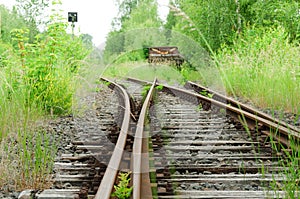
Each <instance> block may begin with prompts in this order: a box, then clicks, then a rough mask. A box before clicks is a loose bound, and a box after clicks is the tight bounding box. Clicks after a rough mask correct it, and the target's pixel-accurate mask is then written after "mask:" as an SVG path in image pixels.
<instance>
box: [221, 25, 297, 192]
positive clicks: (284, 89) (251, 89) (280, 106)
mask: <svg viewBox="0 0 300 199" xmlns="http://www.w3.org/2000/svg"><path fill="white" fill-rule="evenodd" d="M299 53H300V47H299V45H298V44H295V43H290V41H289V38H288V37H287V34H286V31H285V30H284V29H283V28H282V27H277V28H271V29H268V30H263V29H257V28H254V27H252V28H249V29H247V30H245V32H244V33H243V35H242V36H241V38H239V39H238V40H237V41H236V42H235V44H234V46H232V47H226V46H224V47H223V48H222V50H220V52H219V53H218V55H217V56H218V62H219V63H218V65H219V66H220V70H221V71H222V75H223V79H224V80H225V79H226V81H224V84H225V86H226V88H227V89H228V92H229V93H230V94H233V95H235V96H242V97H243V98H246V99H248V100H250V101H252V102H253V103H254V104H256V105H257V106H258V107H262V108H268V109H271V110H281V111H286V112H291V113H295V114H296V115H299V114H300V101H299V99H300V92H299V90H300V57H299ZM232 92H233V93H232ZM282 116H283V115H281V117H282ZM298 117H299V116H296V118H298ZM280 119H282V118H280ZM290 141H291V143H292V146H291V148H292V149H289V150H285V149H284V148H283V147H282V146H280V147H278V143H276V142H274V140H272V137H271V143H272V147H273V149H274V150H275V151H277V152H281V153H283V154H284V155H283V157H280V158H279V162H278V163H279V166H281V167H282V168H283V170H282V171H280V172H279V175H280V176H283V177H284V179H285V180H284V181H282V182H278V181H276V179H275V178H274V181H273V182H272V183H271V189H272V190H274V191H285V192H286V198H298V197H299V187H300V186H299V179H300V172H299V151H298V147H299V143H295V142H294V141H293V139H290ZM262 172H263V173H264V168H262ZM297 194H298V195H297ZM278 197H279V195H278Z"/></svg>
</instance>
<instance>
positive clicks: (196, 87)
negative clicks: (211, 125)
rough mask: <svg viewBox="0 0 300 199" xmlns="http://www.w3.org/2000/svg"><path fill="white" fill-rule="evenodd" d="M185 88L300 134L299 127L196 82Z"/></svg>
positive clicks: (189, 82) (188, 84) (187, 83)
mask: <svg viewBox="0 0 300 199" xmlns="http://www.w3.org/2000/svg"><path fill="white" fill-rule="evenodd" d="M185 88H192V89H193V90H195V91H196V92H197V93H201V92H207V93H208V94H211V95H212V98H213V99H215V100H217V101H221V102H223V103H226V104H229V105H230V106H233V107H235V108H239V109H242V110H244V111H247V112H249V113H251V114H253V115H257V116H259V117H261V118H264V119H266V120H269V121H272V122H274V123H277V124H279V125H281V126H284V127H286V128H288V129H291V130H293V131H296V132H300V129H299V128H297V127H295V126H293V125H290V124H288V123H286V122H284V121H280V120H278V119H276V118H273V117H271V116H270V115H268V114H266V113H264V112H261V111H259V110H257V109H254V108H252V107H250V106H247V105H245V104H243V103H241V102H238V101H237V100H235V99H232V98H229V97H227V96H225V95H222V94H220V93H218V92H216V91H213V90H211V89H209V88H206V87H204V86H202V85H199V84H196V83H194V82H191V81H188V82H186V84H185Z"/></svg>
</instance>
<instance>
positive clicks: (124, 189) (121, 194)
mask: <svg viewBox="0 0 300 199" xmlns="http://www.w3.org/2000/svg"><path fill="white" fill-rule="evenodd" d="M130 174H131V173H130V172H128V173H119V176H118V179H119V184H118V185H115V186H114V188H115V192H114V193H112V196H116V197H117V198H119V199H128V198H130V196H131V192H132V189H133V187H128V186H129V183H130V180H131V179H130V178H129V175H130Z"/></svg>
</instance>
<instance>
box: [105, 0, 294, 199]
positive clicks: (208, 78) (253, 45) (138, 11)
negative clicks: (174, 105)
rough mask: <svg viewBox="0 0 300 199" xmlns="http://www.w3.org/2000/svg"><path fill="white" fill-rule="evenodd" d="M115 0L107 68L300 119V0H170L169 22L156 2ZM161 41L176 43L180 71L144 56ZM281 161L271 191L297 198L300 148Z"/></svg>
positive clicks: (111, 70)
mask: <svg viewBox="0 0 300 199" xmlns="http://www.w3.org/2000/svg"><path fill="white" fill-rule="evenodd" d="M116 4H117V5H118V6H119V16H118V17H116V19H115V21H114V23H113V30H112V31H111V32H110V34H109V36H108V42H107V46H106V48H105V52H104V54H105V63H107V64H108V70H106V72H105V74H107V75H112V76H114V75H115V76H133V77H138V78H143V79H146V80H149V81H152V80H153V78H154V77H158V78H162V79H165V80H167V81H174V82H180V83H182V82H184V81H186V80H191V79H192V80H193V81H199V82H201V83H202V84H205V85H206V86H208V87H212V88H213V89H214V88H217V89H219V90H222V89H224V90H226V92H227V93H228V94H229V95H232V96H234V97H242V98H244V99H246V100H248V101H250V102H252V103H253V104H255V105H256V106H258V107H262V108H266V109H268V110H271V111H272V112H278V111H279V112H282V113H286V112H288V113H290V114H294V116H295V117H294V118H295V122H297V121H298V123H299V115H300V102H299V98H300V96H299V89H300V59H299V50H300V47H299V41H300V40H299V39H300V38H299V35H300V25H299V24H300V8H299V1H296V0H274V1H260V0H229V1H224V0H211V1H195V0H170V4H169V8H170V12H169V14H168V17H167V19H166V21H162V20H161V19H159V18H158V17H157V4H156V1H154V0H141V1H140V0H139V1H137V0H124V1H116ZM145 5H146V6H145ZM145 7H149V8H151V9H149V10H147V9H145ZM144 21H147V23H146V25H143V24H142V23H141V22H144ZM133 35H134V40H132V38H133ZM164 45H168V46H178V47H179V51H180V52H181V53H182V55H183V56H184V58H185V60H186V62H185V63H184V64H183V65H182V66H181V67H180V68H179V70H177V72H174V71H175V70H176V68H175V67H174V68H170V67H169V68H168V69H166V68H167V67H166V66H162V65H150V67H149V65H148V64H147V63H145V62H143V61H145V56H143V51H142V49H144V48H145V47H149V46H164ZM114 60H118V61H117V62H118V63H119V64H112V65H110V64H111V63H117V62H115V61H114ZM120 63H122V64H120ZM141 63H143V64H142V66H141ZM138 65H139V66H138ZM171 71H172V72H171ZM281 119H282V118H281ZM280 162H282V165H283V166H284V168H287V169H285V170H284V171H285V172H284V173H283V175H284V176H286V181H284V184H283V185H281V186H280V187H278V183H277V185H276V186H274V187H273V189H274V190H284V191H287V193H288V196H287V198H294V193H295V191H299V190H298V189H299V180H295V179H299V172H298V170H299V169H298V167H299V153H298V152H292V153H291V155H288V158H287V159H286V160H282V161H280ZM288 162H289V163H288ZM295 171H296V172H295ZM275 184H276V183H275Z"/></svg>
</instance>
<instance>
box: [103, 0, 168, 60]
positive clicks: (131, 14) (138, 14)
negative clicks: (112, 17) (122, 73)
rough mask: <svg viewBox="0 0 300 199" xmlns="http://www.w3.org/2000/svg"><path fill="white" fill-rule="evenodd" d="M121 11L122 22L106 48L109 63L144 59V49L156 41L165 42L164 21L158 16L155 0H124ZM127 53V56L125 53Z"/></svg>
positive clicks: (110, 37) (109, 36)
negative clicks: (117, 59) (162, 27)
mask: <svg viewBox="0 0 300 199" xmlns="http://www.w3.org/2000/svg"><path fill="white" fill-rule="evenodd" d="M122 2H123V3H122V4H121V5H120V7H119V12H120V13H123V14H122V16H123V17H121V19H120V21H121V25H120V26H118V28H119V29H118V30H117V27H116V28H115V30H113V31H111V32H110V33H109V35H108V38H107V43H106V47H105V51H104V58H105V61H106V63H111V62H113V61H115V59H116V58H119V56H122V59H119V61H118V63H120V61H122V62H126V61H140V60H144V59H145V54H144V52H143V49H144V48H146V47H149V46H153V45H155V44H158V45H163V44H165V43H166V42H165V37H164V32H162V31H161V30H160V27H161V26H162V22H161V20H160V19H159V17H158V13H157V3H156V1H154V0H143V1H129V0H128V1H122ZM124 55H125V56H124Z"/></svg>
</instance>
